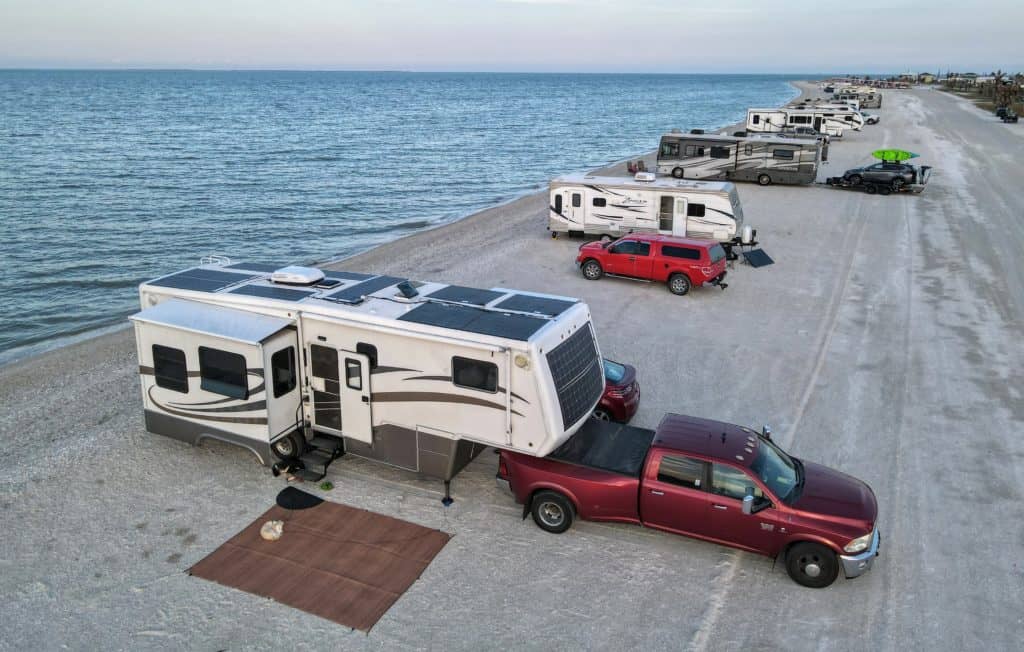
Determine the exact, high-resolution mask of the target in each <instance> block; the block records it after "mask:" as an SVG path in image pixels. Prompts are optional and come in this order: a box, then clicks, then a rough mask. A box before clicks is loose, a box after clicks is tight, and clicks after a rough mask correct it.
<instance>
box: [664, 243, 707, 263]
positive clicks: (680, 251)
mask: <svg viewBox="0 0 1024 652" xmlns="http://www.w3.org/2000/svg"><path fill="white" fill-rule="evenodd" d="M661 253H662V254H663V255H665V256H668V257H669V258H684V259H686V260H700V250H699V249H690V248H689V247H674V246H671V245H664V246H663V247H662V248H661Z"/></svg>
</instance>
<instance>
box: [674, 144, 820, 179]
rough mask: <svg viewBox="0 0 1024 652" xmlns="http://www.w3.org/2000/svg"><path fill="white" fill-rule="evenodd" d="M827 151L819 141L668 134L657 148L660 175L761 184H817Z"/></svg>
mask: <svg viewBox="0 0 1024 652" xmlns="http://www.w3.org/2000/svg"><path fill="white" fill-rule="evenodd" d="M822 152H823V150H822V145H821V143H820V142H819V141H817V140H798V139H795V138H764V137H762V138H752V137H743V136H721V135H716V134H682V133H669V134H665V135H664V136H662V137H661V143H660V145H659V147H658V174H664V175H672V176H673V177H675V178H677V179H724V180H729V181H756V182H758V183H759V184H761V185H762V186H767V185H768V184H770V183H813V182H814V180H815V179H816V178H817V176H818V165H819V163H820V162H821V160H822Z"/></svg>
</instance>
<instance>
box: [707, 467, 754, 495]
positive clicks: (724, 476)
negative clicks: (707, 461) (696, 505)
mask: <svg viewBox="0 0 1024 652" xmlns="http://www.w3.org/2000/svg"><path fill="white" fill-rule="evenodd" d="M747 487H753V488H754V497H755V498H763V497H764V494H763V493H762V492H761V489H760V488H759V487H758V486H757V484H756V483H755V482H754V481H753V480H752V479H751V478H750V476H749V475H747V474H746V473H744V472H743V471H741V470H739V469H737V468H734V467H731V466H726V465H725V464H712V465H711V493H713V494H715V495H717V496H725V497H726V498H735V499H736V500H743V497H744V496H746V495H747Z"/></svg>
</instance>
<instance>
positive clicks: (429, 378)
mask: <svg viewBox="0 0 1024 652" xmlns="http://www.w3.org/2000/svg"><path fill="white" fill-rule="evenodd" d="M402 380H403V381H406V380H440V381H442V382H446V383H450V382H452V377H451V376H412V377H411V378H403V379H402ZM498 391H499V392H501V393H502V394H504V393H505V388H504V387H502V386H501V385H498ZM512 398H515V399H518V400H520V401H522V402H523V403H526V404H527V405H529V404H530V402H529V401H527V400H526V399H525V398H523V397H522V396H520V395H519V394H516V393H515V392H512ZM502 409H504V408H502Z"/></svg>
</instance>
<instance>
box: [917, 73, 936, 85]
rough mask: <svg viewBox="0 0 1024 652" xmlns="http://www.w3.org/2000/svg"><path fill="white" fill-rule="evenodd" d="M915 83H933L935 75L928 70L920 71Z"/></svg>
mask: <svg viewBox="0 0 1024 652" xmlns="http://www.w3.org/2000/svg"><path fill="white" fill-rule="evenodd" d="M917 83H919V84H934V83H935V75H933V74H932V73H930V72H922V73H918V75H917Z"/></svg>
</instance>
